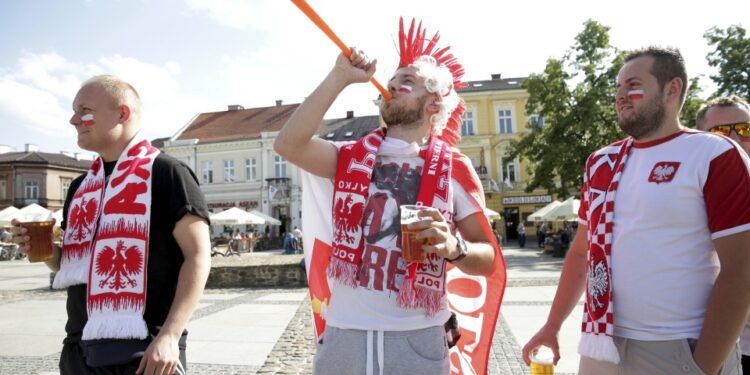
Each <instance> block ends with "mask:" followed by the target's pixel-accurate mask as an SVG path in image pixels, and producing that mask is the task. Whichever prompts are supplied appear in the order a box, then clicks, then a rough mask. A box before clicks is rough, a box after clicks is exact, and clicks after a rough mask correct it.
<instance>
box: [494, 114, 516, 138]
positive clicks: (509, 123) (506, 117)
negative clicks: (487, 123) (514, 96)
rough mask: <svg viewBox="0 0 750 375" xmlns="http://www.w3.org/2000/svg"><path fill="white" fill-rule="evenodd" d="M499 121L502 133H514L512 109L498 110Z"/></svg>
mask: <svg viewBox="0 0 750 375" xmlns="http://www.w3.org/2000/svg"><path fill="white" fill-rule="evenodd" d="M497 123H498V125H499V126H500V134H511V133H513V112H512V111H511V110H510V109H500V110H498V111H497Z"/></svg>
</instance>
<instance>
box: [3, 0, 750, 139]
mask: <svg viewBox="0 0 750 375" xmlns="http://www.w3.org/2000/svg"><path fill="white" fill-rule="evenodd" d="M308 2H309V3H310V4H311V5H312V6H313V7H314V8H315V9H316V10H317V11H318V12H319V13H320V15H321V16H322V17H323V18H324V19H325V20H326V21H327V22H328V24H329V25H330V26H331V27H332V28H333V29H334V30H335V31H336V32H337V33H338V34H339V36H340V37H341V39H343V40H344V42H345V43H348V44H350V45H357V46H360V47H361V48H363V49H364V50H365V51H367V53H368V54H369V55H370V56H373V57H376V58H378V59H379V64H378V67H379V69H378V72H377V73H376V78H378V79H379V80H380V81H381V82H385V81H387V80H388V78H389V76H390V74H391V73H392V72H393V70H394V68H395V65H396V63H397V56H396V51H395V47H394V38H396V32H397V26H398V24H397V22H398V17H399V16H401V15H403V16H405V17H412V16H416V17H419V18H422V19H423V20H424V22H425V24H426V26H427V28H428V31H435V30H436V29H439V30H440V32H441V35H442V40H443V42H444V43H448V44H450V45H452V46H453V50H454V53H455V54H456V56H458V57H459V59H460V60H461V61H462V62H463V64H464V66H465V67H466V72H467V74H466V78H467V79H468V80H479V79H489V77H490V74H493V73H501V74H502V75H503V77H519V76H527V75H529V74H531V73H537V72H540V71H541V70H543V68H544V64H545V62H546V60H547V58H549V57H560V56H562V54H563V53H564V52H565V50H566V49H567V48H569V47H570V46H571V45H572V44H573V42H574V37H575V35H576V34H577V33H579V32H580V31H581V29H582V23H583V22H584V21H585V20H586V19H588V18H591V19H594V20H597V21H599V22H601V23H603V24H605V25H607V26H610V27H611V29H610V37H611V43H612V44H613V45H615V46H616V47H618V48H621V49H629V48H636V47H640V46H643V45H648V44H662V45H674V46H677V47H679V48H680V49H681V50H682V52H683V54H684V55H685V57H686V61H687V65H688V70H689V74H690V75H691V76H694V75H698V74H702V75H704V76H706V78H703V79H702V80H701V83H702V84H703V85H704V86H705V87H706V88H707V89H708V90H712V88H713V86H712V84H711V82H710V80H709V79H708V78H707V76H708V75H709V74H712V73H714V71H713V70H712V69H711V68H709V67H708V64H707V63H706V60H705V56H706V54H707V53H708V52H709V47H708V46H707V45H706V42H705V40H704V39H703V37H702V35H703V33H704V32H705V31H706V30H707V29H708V28H710V27H712V26H719V27H723V28H725V27H727V26H729V25H732V24H742V26H743V27H745V28H746V29H747V28H749V27H750V25H748V24H747V22H748V21H747V19H748V16H749V15H750V2H748V1H746V0H745V1H734V0H732V1H730V0H717V1H712V2H710V3H702V2H696V3H694V4H685V3H686V2H684V1H679V2H678V1H642V0H633V1H629V2H603V1H593V0H592V1H588V0H586V1H583V0H571V1H567V2H545V1H533V0H528V1H515V2H507V1H485V0H462V1H443V0H380V1H377V2H373V1H360V0H348V1H346V0H308ZM457 4H461V5H462V6H461V7H458V6H457ZM743 21H744V24H743ZM0 35H1V36H2V37H0V45H1V46H2V48H0V132H1V134H2V136H0V145H8V146H11V147H13V148H15V149H16V150H19V151H20V150H22V149H23V147H24V144H25V143H34V144H37V145H38V146H39V147H40V149H41V150H42V151H46V152H58V151H61V150H66V151H73V152H85V151H82V150H80V149H79V148H78V146H77V145H76V141H75V139H76V137H75V130H74V129H73V127H72V126H70V125H69V124H68V119H69V117H70V115H71V110H70V103H71V101H72V99H73V97H74V96H75V93H76V91H77V90H78V87H79V86H80V84H81V82H83V81H84V80H85V79H86V78H88V77H90V76H92V75H95V74H104V73H106V74H115V75H118V76H121V77H122V78H124V79H126V80H128V81H130V82H131V83H132V84H133V85H134V86H135V87H136V89H137V90H138V91H139V92H140V94H141V96H142V99H143V102H144V108H143V112H144V119H143V120H144V131H145V133H146V136H147V137H149V138H156V137H165V136H171V135H173V134H175V132H177V131H178V130H179V129H180V128H182V127H183V126H184V125H185V124H186V123H188V122H189V121H190V120H191V119H192V118H193V117H194V116H195V115H196V114H198V113H201V112H213V111H222V110H225V109H226V106H227V105H229V104H241V105H243V106H244V107H245V108H251V107H262V106H270V105H273V104H274V101H275V100H277V99H281V100H284V102H285V103H298V102H300V101H302V100H303V99H304V97H305V96H306V95H308V94H309V93H310V92H311V91H312V90H313V89H314V88H315V87H316V86H317V84H318V83H319V82H320V80H321V79H323V77H324V76H325V75H326V74H327V72H328V71H329V70H330V68H331V66H332V64H333V61H334V60H335V58H336V55H337V53H338V52H337V50H336V48H335V47H334V46H333V44H332V43H331V42H329V41H328V40H327V39H326V38H325V37H324V36H323V34H322V33H320V32H319V31H318V30H317V29H316V28H314V26H312V24H311V23H310V22H309V21H308V20H307V19H306V18H304V16H303V15H302V14H301V12H299V11H298V10H297V8H296V7H294V6H293V5H292V4H291V2H289V1H285V0H213V1H212V0H88V1H85V0H26V1H23V0H6V1H2V2H1V3H0ZM376 97H377V91H375V89H374V88H373V87H372V86H370V85H367V84H362V85H357V86H352V87H350V88H347V89H346V90H345V91H344V92H343V93H342V94H341V95H340V96H339V99H338V100H337V102H336V103H335V104H334V106H333V107H332V108H331V110H330V111H329V112H328V114H327V115H326V117H327V118H335V117H343V116H344V115H345V113H346V111H347V110H354V111H355V115H366V114H376V113H377V108H376V107H375V106H374V105H373V103H372V100H373V99H375V98H376Z"/></svg>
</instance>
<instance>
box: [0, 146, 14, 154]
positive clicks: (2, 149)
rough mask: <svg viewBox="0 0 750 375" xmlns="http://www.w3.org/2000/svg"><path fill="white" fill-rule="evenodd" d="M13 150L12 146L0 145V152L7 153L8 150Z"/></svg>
mask: <svg viewBox="0 0 750 375" xmlns="http://www.w3.org/2000/svg"><path fill="white" fill-rule="evenodd" d="M11 151H13V148H12V147H10V146H6V145H0V154H7V153H9V152H11Z"/></svg>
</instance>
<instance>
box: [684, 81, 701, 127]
mask: <svg viewBox="0 0 750 375" xmlns="http://www.w3.org/2000/svg"><path fill="white" fill-rule="evenodd" d="M700 93H701V88H700V85H698V77H694V78H692V79H690V86H688V90H687V94H686V96H685V103H683V105H682V112H680V123H682V125H685V126H687V127H690V128H695V126H696V123H695V117H696V116H697V115H698V110H699V109H700V108H701V105H703V103H704V102H705V101H704V100H703V99H701V98H700V97H699V96H698V94H700Z"/></svg>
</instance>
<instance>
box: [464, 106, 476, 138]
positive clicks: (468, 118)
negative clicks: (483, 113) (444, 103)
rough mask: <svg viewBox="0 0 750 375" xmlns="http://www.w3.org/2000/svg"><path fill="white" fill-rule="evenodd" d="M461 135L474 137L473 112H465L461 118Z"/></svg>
mask: <svg viewBox="0 0 750 375" xmlns="http://www.w3.org/2000/svg"><path fill="white" fill-rule="evenodd" d="M461 120H462V121H463V122H462V123H461V135H462V136H463V135H474V112H472V111H466V112H464V114H463V115H462V116H461Z"/></svg>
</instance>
